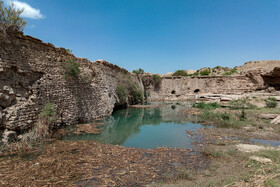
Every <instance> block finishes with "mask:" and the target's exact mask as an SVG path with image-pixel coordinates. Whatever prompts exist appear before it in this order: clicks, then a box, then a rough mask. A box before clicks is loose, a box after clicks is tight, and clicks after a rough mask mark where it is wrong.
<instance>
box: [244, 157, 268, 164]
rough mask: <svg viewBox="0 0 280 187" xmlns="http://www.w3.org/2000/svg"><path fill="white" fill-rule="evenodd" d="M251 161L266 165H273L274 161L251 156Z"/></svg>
mask: <svg viewBox="0 0 280 187" xmlns="http://www.w3.org/2000/svg"><path fill="white" fill-rule="evenodd" d="M249 158H250V159H251V160H254V161H257V162H260V163H263V164H266V163H272V160H271V159H269V158H264V157H259V156H250V157H249Z"/></svg>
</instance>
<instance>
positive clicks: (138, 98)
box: [128, 82, 143, 105]
mask: <svg viewBox="0 0 280 187" xmlns="http://www.w3.org/2000/svg"><path fill="white" fill-rule="evenodd" d="M128 92H129V97H130V99H129V101H130V103H129V104H132V105H134V104H138V103H143V95H142V90H141V88H140V87H139V86H138V85H137V83H136V82H133V84H129V87H128Z"/></svg>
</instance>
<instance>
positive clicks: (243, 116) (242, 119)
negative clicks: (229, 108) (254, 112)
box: [239, 109, 247, 121]
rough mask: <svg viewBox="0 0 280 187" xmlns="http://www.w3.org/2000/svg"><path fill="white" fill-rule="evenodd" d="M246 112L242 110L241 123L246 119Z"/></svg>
mask: <svg viewBox="0 0 280 187" xmlns="http://www.w3.org/2000/svg"><path fill="white" fill-rule="evenodd" d="M246 118H247V117H246V112H245V110H244V109H242V110H241V115H240V118H239V119H240V121H244V120H245V119H246Z"/></svg>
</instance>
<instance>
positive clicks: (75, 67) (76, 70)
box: [62, 60, 81, 77]
mask: <svg viewBox="0 0 280 187" xmlns="http://www.w3.org/2000/svg"><path fill="white" fill-rule="evenodd" d="M62 68H63V69H64V70H65V75H66V76H72V77H74V76H78V75H79V74H80V72H81V70H80V65H79V64H78V63H77V62H75V61H72V60H67V61H64V62H62Z"/></svg>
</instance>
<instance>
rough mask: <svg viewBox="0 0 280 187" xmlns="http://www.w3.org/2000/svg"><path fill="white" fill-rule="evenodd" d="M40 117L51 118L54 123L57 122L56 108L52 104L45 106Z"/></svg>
mask: <svg viewBox="0 0 280 187" xmlns="http://www.w3.org/2000/svg"><path fill="white" fill-rule="evenodd" d="M40 117H49V118H50V119H51V120H52V121H55V120H56V108H55V106H54V105H53V104H52V103H50V102H48V103H47V104H45V105H44V106H43V108H42V110H41V113H40Z"/></svg>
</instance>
